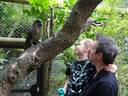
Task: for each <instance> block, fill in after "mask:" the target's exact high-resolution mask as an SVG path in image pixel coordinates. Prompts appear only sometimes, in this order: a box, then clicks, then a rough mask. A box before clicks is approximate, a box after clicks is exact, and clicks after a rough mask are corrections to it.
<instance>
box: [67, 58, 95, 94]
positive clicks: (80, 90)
mask: <svg viewBox="0 0 128 96" xmlns="http://www.w3.org/2000/svg"><path fill="white" fill-rule="evenodd" d="M95 72H96V69H95V67H94V65H92V63H91V62H90V60H88V59H86V60H83V61H75V62H72V63H70V64H69V65H68V67H67V70H66V75H67V76H69V77H70V78H69V82H68V83H67V90H66V95H65V96H83V95H84V93H85V92H86V91H85V90H87V88H88V87H89V86H90V84H91V82H92V79H93V76H94V73H95Z"/></svg>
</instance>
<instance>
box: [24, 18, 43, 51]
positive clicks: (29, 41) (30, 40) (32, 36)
mask: <svg viewBox="0 0 128 96" xmlns="http://www.w3.org/2000/svg"><path fill="white" fill-rule="evenodd" d="M41 28H42V21H41V20H35V21H34V22H33V24H32V28H31V31H30V32H29V33H28V36H27V37H26V42H25V43H26V45H25V49H27V48H29V47H30V46H33V45H36V44H37V43H38V42H39V39H40V36H41Z"/></svg>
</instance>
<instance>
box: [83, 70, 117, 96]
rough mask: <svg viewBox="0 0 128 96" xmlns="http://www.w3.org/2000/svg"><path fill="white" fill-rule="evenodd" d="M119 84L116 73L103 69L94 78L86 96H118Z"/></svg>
mask: <svg viewBox="0 0 128 96" xmlns="http://www.w3.org/2000/svg"><path fill="white" fill-rule="evenodd" d="M117 94H118V84H117V80H116V77H115V74H114V73H111V72H109V71H106V70H104V69H103V70H101V71H100V72H99V73H98V74H97V76H96V77H95V78H94V79H93V83H92V85H91V86H90V87H89V90H88V92H87V94H85V96H117Z"/></svg>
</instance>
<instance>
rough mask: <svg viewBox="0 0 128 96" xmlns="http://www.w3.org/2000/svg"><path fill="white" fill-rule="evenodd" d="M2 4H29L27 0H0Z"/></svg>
mask: <svg viewBox="0 0 128 96" xmlns="http://www.w3.org/2000/svg"><path fill="white" fill-rule="evenodd" d="M1 1H4V2H11V3H19V4H29V2H28V1H27V0H1Z"/></svg>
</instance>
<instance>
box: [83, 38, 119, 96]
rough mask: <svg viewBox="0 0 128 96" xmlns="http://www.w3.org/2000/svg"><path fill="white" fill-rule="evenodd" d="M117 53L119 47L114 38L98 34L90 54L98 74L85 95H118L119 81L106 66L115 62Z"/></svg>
mask: <svg viewBox="0 0 128 96" xmlns="http://www.w3.org/2000/svg"><path fill="white" fill-rule="evenodd" d="M117 54H118V47H117V45H116V43H115V42H114V41H113V40H111V39H109V38H107V37H103V36H97V38H96V40H95V41H94V46H93V49H92V51H91V52H90V54H89V58H90V60H91V61H92V63H93V64H94V65H95V67H96V74H95V75H94V77H93V83H92V84H91V86H90V87H89V89H88V91H87V94H85V96H117V95H118V83H117V80H116V77H115V74H113V73H112V72H110V71H107V70H105V66H107V65H109V64H113V62H114V59H115V58H116V56H117Z"/></svg>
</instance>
